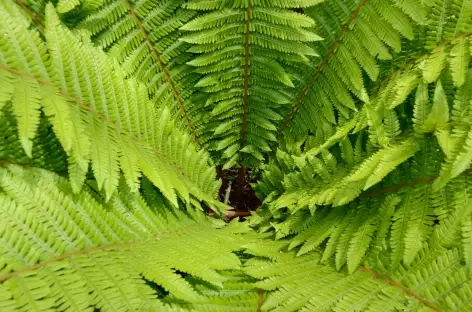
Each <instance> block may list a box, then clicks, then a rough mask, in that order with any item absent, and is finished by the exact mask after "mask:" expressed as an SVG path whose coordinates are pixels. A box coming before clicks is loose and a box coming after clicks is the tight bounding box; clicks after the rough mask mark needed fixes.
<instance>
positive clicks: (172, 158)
mask: <svg viewBox="0 0 472 312" xmlns="http://www.w3.org/2000/svg"><path fill="white" fill-rule="evenodd" d="M2 13H4V15H3V17H4V18H5V20H6V21H8V20H9V19H11V17H10V16H8V15H7V14H6V11H5V10H3V11H2ZM17 14H19V13H17ZM27 24H28V23H27V21H23V23H20V24H18V25H17V26H15V28H10V27H8V26H7V25H9V23H7V24H2V25H4V26H5V29H4V31H5V32H6V33H7V34H8V38H10V41H5V42H3V45H2V47H3V49H2V59H4V60H5V63H4V64H2V66H1V70H2V74H3V75H2V77H3V80H2V81H3V84H2V85H4V86H5V87H4V88H2V98H3V103H6V102H7V101H9V100H10V99H11V100H12V104H13V111H14V113H15V116H16V118H17V121H18V133H19V138H20V141H21V143H22V146H23V148H24V150H25V152H26V154H27V155H28V156H30V157H31V156H32V154H31V151H32V142H31V140H32V139H33V138H34V136H35V133H36V129H37V127H38V124H39V116H40V108H43V110H44V113H45V114H46V115H47V116H48V117H49V119H50V120H51V124H52V126H53V128H54V132H55V133H56V135H57V137H58V139H59V141H60V142H61V144H62V146H63V148H64V150H65V151H66V152H67V153H68V156H69V157H68V159H69V176H70V180H71V183H72V186H73V187H74V189H75V190H76V191H77V190H79V189H80V187H81V185H82V183H83V181H84V179H85V174H86V172H87V170H88V166H89V162H90V163H91V165H92V169H93V172H94V175H95V177H96V179H97V182H98V186H99V188H102V187H104V189H105V190H106V192H107V196H108V197H110V196H111V194H112V193H113V192H114V190H115V189H116V186H117V184H118V180H119V171H120V170H122V172H123V174H124V176H125V178H126V181H127V183H128V185H129V186H130V187H131V188H132V189H133V190H137V183H138V178H139V176H140V173H141V171H143V172H144V174H146V176H148V178H149V179H150V180H151V181H152V182H153V183H154V184H155V185H156V186H158V187H159V188H160V190H161V191H162V192H163V193H164V194H165V196H166V197H167V198H168V199H169V200H171V201H172V202H173V203H174V204H175V205H177V198H176V192H177V193H178V194H179V195H180V196H182V198H183V199H185V200H187V201H189V200H190V195H193V196H195V197H196V199H205V200H207V201H208V202H209V203H211V202H214V200H213V198H212V197H213V196H214V194H215V192H216V191H217V188H218V184H217V183H215V181H214V177H213V173H212V172H214V171H213V170H214V169H213V170H212V168H211V166H210V165H209V163H210V160H209V158H208V156H207V155H206V153H205V152H203V151H199V150H198V148H197V147H195V146H192V145H191V138H190V137H189V136H188V135H187V134H186V133H183V132H179V131H178V130H176V129H175V128H176V126H175V125H174V123H173V122H172V121H171V120H170V117H169V114H170V112H169V110H167V109H166V108H163V109H160V110H158V111H156V109H155V108H154V106H153V105H152V103H151V101H150V100H149V98H148V96H147V93H146V90H145V89H144V87H143V86H142V85H141V84H139V83H138V82H136V81H135V80H133V79H125V78H124V73H123V71H121V70H120V69H119V68H118V67H116V63H115V62H114V61H113V60H112V59H110V58H108V57H106V56H105V55H104V54H103V52H100V51H98V50H96V49H94V48H93V47H90V45H89V44H87V43H86V42H85V43H82V42H80V41H79V40H78V39H76V38H74V37H73V35H72V34H71V33H70V32H69V31H68V30H67V29H65V28H64V27H63V26H61V24H60V22H59V20H58V18H57V15H56V13H55V12H54V9H53V8H52V7H51V6H49V7H48V9H47V12H46V27H45V29H46V30H45V36H46V42H43V41H42V40H41V39H40V37H39V34H38V33H37V32H36V31H30V30H28V29H26V26H27ZM11 45H13V46H15V47H16V50H15V51H14V54H11V52H10V51H11V50H10V47H11ZM30 54H31V55H32V57H29V55H30ZM17 59H20V60H21V59H23V60H24V62H20V63H18V61H17ZM66 74H68V75H71V76H70V78H69V77H66V76H65V75H66ZM109 77H110V78H109ZM25 88H26V89H25ZM171 132H173V133H172V135H171ZM189 146H190V148H189ZM189 165H190V168H188V167H187V166H189ZM187 168H188V169H187ZM156 169H157V170H156ZM176 173H178V174H176ZM214 205H216V206H215V207H218V205H219V204H214Z"/></svg>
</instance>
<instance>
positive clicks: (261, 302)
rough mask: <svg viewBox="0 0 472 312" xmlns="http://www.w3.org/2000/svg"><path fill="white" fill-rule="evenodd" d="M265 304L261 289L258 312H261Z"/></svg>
mask: <svg viewBox="0 0 472 312" xmlns="http://www.w3.org/2000/svg"><path fill="white" fill-rule="evenodd" d="M263 303H264V291H263V290H262V289H261V288H259V302H258V304H257V312H261V311H262V310H261V308H262V304H263Z"/></svg>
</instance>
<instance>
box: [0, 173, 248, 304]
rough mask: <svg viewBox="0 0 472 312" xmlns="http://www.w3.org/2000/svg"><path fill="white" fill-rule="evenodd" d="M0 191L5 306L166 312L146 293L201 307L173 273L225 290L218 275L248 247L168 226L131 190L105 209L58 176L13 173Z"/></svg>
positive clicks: (183, 220)
mask: <svg viewBox="0 0 472 312" xmlns="http://www.w3.org/2000/svg"><path fill="white" fill-rule="evenodd" d="M0 189H1V190H2V193H1V194H0V201H1V202H2V204H1V205H0V206H1V207H2V209H1V212H0V214H1V215H2V217H1V223H2V225H1V226H0V229H1V231H0V233H1V241H2V244H1V245H2V247H1V248H0V254H1V259H2V261H1V268H0V270H1V274H0V281H1V286H0V287H1V289H2V292H3V293H4V294H6V295H5V296H2V298H1V306H5V304H11V305H12V306H13V307H16V308H18V309H26V310H34V309H35V308H39V307H40V308H41V309H60V310H63V309H79V310H87V309H91V308H92V307H97V308H98V307H99V308H101V309H105V310H110V309H121V308H123V307H126V309H127V310H134V309H137V310H149V309H150V310H153V309H156V308H158V309H159V310H170V309H166V306H164V305H163V301H162V300H161V299H162V298H161V299H159V298H158V296H157V294H156V293H155V292H154V291H153V289H152V288H151V287H150V286H149V285H148V284H149V283H157V284H158V285H160V286H162V287H164V288H165V289H166V290H167V291H168V292H169V293H170V294H172V296H173V297H175V298H177V299H179V300H186V301H188V302H195V303H197V302H202V304H203V303H204V302H205V300H206V299H205V297H204V296H203V295H202V294H201V293H199V292H198V291H197V290H196V289H194V288H193V286H192V284H191V283H189V282H187V281H185V280H184V279H183V278H181V277H180V276H179V275H178V274H177V272H176V271H177V270H178V271H180V272H186V273H188V274H191V275H192V276H194V277H196V278H199V279H202V280H203V281H206V282H210V283H213V284H214V285H220V284H221V282H223V281H226V280H228V278H227V277H225V276H224V275H221V274H219V273H218V272H217V271H216V270H225V269H234V268H236V267H237V266H239V259H238V258H237V257H236V256H235V255H234V254H233V255H231V254H230V253H231V252H232V251H233V250H237V249H240V248H241V244H242V243H243V241H242V240H241V237H242V236H241V235H239V234H237V233H238V232H237V231H235V230H234V229H231V228H227V229H222V230H217V229H214V228H213V227H212V226H211V225H210V224H209V223H208V222H207V221H205V220H200V221H198V222H196V221H193V220H192V219H190V218H189V217H187V216H185V215H184V214H183V213H181V212H179V213H177V216H176V217H173V216H171V215H170V214H169V213H167V215H166V216H165V217H164V216H162V215H160V214H159V213H158V212H157V210H155V209H153V208H150V207H148V206H147V205H146V204H145V202H144V200H143V199H142V198H141V197H140V196H139V195H132V194H131V193H130V191H129V189H128V188H127V186H122V187H120V195H113V196H112V197H111V198H110V200H109V201H108V203H105V201H104V198H103V197H101V196H100V195H97V194H94V193H93V191H92V190H91V189H90V188H89V187H84V188H83V190H82V191H81V192H80V193H79V194H75V193H74V192H73V190H72V188H71V187H70V185H69V184H68V182H67V181H66V180H65V179H64V178H61V177H58V176H57V175H55V174H52V173H50V172H47V171H44V170H40V169H24V168H22V167H19V166H15V165H8V166H3V167H2V168H0ZM45 190H47V191H46V192H45ZM156 208H158V207H156ZM161 211H162V210H161ZM174 212H175V211H174ZM175 218H177V219H175ZM231 233H233V234H231ZM242 233H244V231H243V232H242ZM195 240H199V244H194V241H195ZM223 240H224V244H222V242H223ZM193 245H195V246H193ZM191 246H192V247H191ZM190 247H191V248H190ZM222 258H224V259H226V260H225V262H221V261H219V260H218V259H222ZM230 260H231V261H230ZM147 283H148V284H147Z"/></svg>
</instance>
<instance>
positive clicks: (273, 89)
mask: <svg viewBox="0 0 472 312" xmlns="http://www.w3.org/2000/svg"><path fill="white" fill-rule="evenodd" d="M318 2H319V1H299V2H293V1H292V2H290V1H269V2H267V3H266V2H260V3H259V1H249V2H247V3H243V2H235V3H232V4H231V3H219V2H217V1H215V2H208V1H207V2H205V3H201V2H200V1H189V2H188V3H186V4H185V7H186V8H189V9H193V10H200V11H210V12H208V13H206V14H203V15H200V16H198V17H196V18H195V19H193V20H192V21H190V22H188V23H187V24H186V25H184V26H183V27H181V29H182V30H184V31H187V32H189V33H188V34H186V35H185V36H184V37H183V38H181V40H183V41H185V42H188V43H191V44H194V46H193V47H192V48H191V49H190V51H192V52H195V53H199V54H200V55H198V56H196V57H195V58H194V59H193V60H191V61H190V62H189V63H188V64H190V65H193V66H196V67H197V71H198V72H201V73H203V74H204V75H203V77H202V78H201V79H200V80H199V82H198V83H197V85H196V86H198V87H200V88H201V90H202V91H203V92H205V93H209V97H208V99H207V101H206V106H207V107H209V108H211V109H212V117H211V119H210V121H209V122H208V130H209V131H210V133H212V137H211V140H212V142H209V145H208V149H209V150H212V151H214V152H215V155H216V156H215V158H222V159H221V163H222V164H224V167H225V168H229V167H232V166H234V165H236V164H240V165H244V166H248V165H251V164H257V163H260V162H261V161H263V160H264V158H265V156H264V155H265V154H266V153H267V152H270V151H271V150H272V148H271V146H273V145H274V143H273V141H275V135H274V133H275V131H276V129H277V124H278V122H279V121H280V120H281V119H282V118H281V116H280V115H281V114H283V113H284V112H285V111H287V108H286V107H285V106H286V104H287V103H289V102H290V95H289V93H288V91H289V88H292V87H293V82H292V77H291V76H290V75H289V74H288V73H287V72H286V70H285V69H284V66H283V62H284V58H285V59H286V55H287V54H288V55H295V56H300V57H304V56H306V55H315V53H314V51H313V50H312V49H311V48H310V47H309V46H308V45H307V44H306V43H307V42H312V41H317V40H321V38H320V37H319V36H317V35H316V34H314V33H313V32H311V30H309V27H311V26H312V25H313V20H312V19H310V18H309V17H307V16H306V15H303V14H300V13H296V12H294V11H292V10H288V9H289V8H298V7H305V6H308V5H312V4H315V3H318ZM271 54H273V55H271Z"/></svg>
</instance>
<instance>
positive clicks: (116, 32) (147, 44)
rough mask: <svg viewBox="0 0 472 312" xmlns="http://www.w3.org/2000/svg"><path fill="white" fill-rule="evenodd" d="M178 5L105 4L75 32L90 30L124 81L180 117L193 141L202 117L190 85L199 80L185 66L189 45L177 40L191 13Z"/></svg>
mask: <svg viewBox="0 0 472 312" xmlns="http://www.w3.org/2000/svg"><path fill="white" fill-rule="evenodd" d="M183 2H184V1H182V0H169V1H155V0H149V1H139V2H134V1H128V0H120V1H105V3H104V4H103V5H102V6H101V7H100V8H99V9H98V10H96V11H95V12H93V13H91V14H87V16H86V18H85V19H83V20H82V21H81V22H80V23H79V28H80V29H85V30H87V31H89V32H90V33H91V35H92V41H93V42H94V43H95V44H96V45H98V46H100V47H102V48H104V49H105V50H106V51H107V52H108V55H110V56H113V57H116V58H117V59H118V61H119V63H120V64H121V65H122V67H123V69H124V70H125V72H126V75H127V76H128V77H129V76H131V77H134V78H136V79H137V80H139V81H140V82H142V83H144V85H146V87H147V90H148V92H149V96H150V98H152V99H153V101H155V102H156V103H157V105H158V106H167V107H169V108H170V109H171V111H172V113H173V114H178V115H180V117H181V118H182V122H183V127H184V128H185V129H188V130H189V131H190V132H191V134H192V136H193V137H194V139H195V140H196V141H197V142H198V140H199V136H200V134H201V133H200V132H201V131H202V130H200V123H201V122H202V120H201V118H203V115H204V113H203V112H200V110H201V108H202V107H203V105H202V104H201V101H202V100H201V98H200V97H199V96H198V94H196V93H195V88H194V87H193V85H194V83H195V80H197V79H198V77H199V75H197V74H196V73H194V72H192V71H191V67H190V66H188V65H186V64H185V62H186V61H188V59H189V54H187V53H186V50H187V49H188V48H189V45H188V44H186V43H184V42H182V41H179V38H180V37H181V35H182V33H181V31H180V30H179V27H181V26H182V25H184V24H185V23H186V22H187V21H188V20H190V19H191V18H192V17H193V16H194V15H195V12H193V11H189V10H185V9H182V8H181V6H182V4H183ZM199 104H200V105H199ZM200 114H202V115H200ZM202 142H203V141H202Z"/></svg>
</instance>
